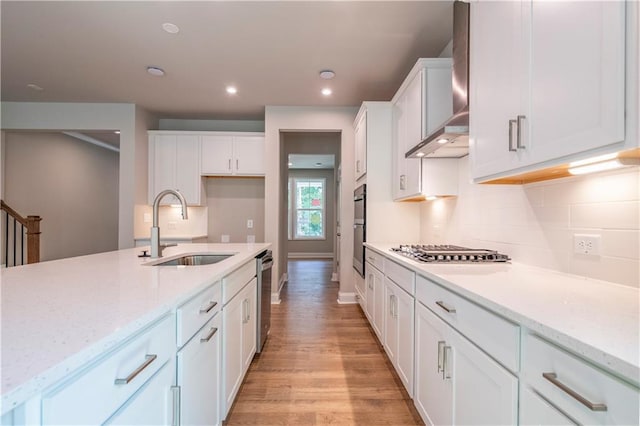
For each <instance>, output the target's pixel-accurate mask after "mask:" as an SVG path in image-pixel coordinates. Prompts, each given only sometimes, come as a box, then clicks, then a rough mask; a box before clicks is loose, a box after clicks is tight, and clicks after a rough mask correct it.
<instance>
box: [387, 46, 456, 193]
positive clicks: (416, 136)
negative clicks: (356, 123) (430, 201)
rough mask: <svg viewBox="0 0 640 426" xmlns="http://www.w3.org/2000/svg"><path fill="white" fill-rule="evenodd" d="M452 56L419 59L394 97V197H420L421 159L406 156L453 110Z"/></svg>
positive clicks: (421, 191) (421, 187)
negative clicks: (449, 57)
mask: <svg viewBox="0 0 640 426" xmlns="http://www.w3.org/2000/svg"><path fill="white" fill-rule="evenodd" d="M452 99H453V97H452V95H451V59H447V58H439V59H420V60H418V62H417V63H416V65H415V66H414V67H413V69H412V70H411V72H410V73H409V74H408V76H407V78H406V79H405V81H404V83H402V86H400V89H398V92H396V94H395V96H394V97H393V100H392V101H391V102H392V104H393V176H392V191H393V198H394V199H395V200H404V199H409V198H414V197H421V196H424V195H432V194H424V193H423V181H422V160H419V159H414V158H409V159H407V158H405V153H406V152H407V151H409V149H410V148H412V147H413V146H415V145H417V144H418V143H419V142H420V141H422V140H423V139H424V138H425V137H426V136H428V135H429V134H430V133H431V132H432V131H434V130H435V129H436V128H437V126H439V125H441V124H442V123H443V122H444V121H445V120H446V119H447V118H449V117H451V115H452V113H453V105H452ZM447 195H451V194H447Z"/></svg>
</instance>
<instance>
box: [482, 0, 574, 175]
mask: <svg viewBox="0 0 640 426" xmlns="http://www.w3.org/2000/svg"><path fill="white" fill-rule="evenodd" d="M527 4H528V3H527V2H519V1H514V2H512V1H505V2H498V1H496V2H475V3H472V4H471V16H470V26H471V27H470V31H471V34H470V37H471V40H472V42H471V44H470V49H471V50H470V64H469V67H470V70H469V74H470V75H471V85H470V103H471V104H470V110H471V111H473V113H471V114H470V116H469V125H470V129H469V149H470V156H469V158H470V162H471V169H472V173H471V175H472V177H473V178H479V177H483V176H488V175H491V174H494V173H498V172H501V171H504V170H510V169H513V168H515V167H517V166H518V164H519V161H520V157H521V156H523V155H525V154H526V150H521V151H520V152H514V151H510V147H509V141H510V140H511V145H512V146H511V149H516V142H517V141H516V140H515V139H516V137H517V134H516V133H517V132H516V131H515V127H513V129H512V130H513V131H512V132H511V137H510V136H509V123H510V120H517V116H518V115H523V116H525V117H528V115H529V114H528V110H527V109H526V104H525V99H526V95H527V89H528V64H529V63H528V60H527V57H526V54H527V50H526V49H527V44H526V43H525V42H524V40H523V39H524V38H525V37H526V36H527V35H526V34H527V28H525V27H526V25H524V24H523V23H526V22H527V21H526V19H525V18H526V15H527V14H528V12H527V7H528V6H527ZM565 20H566V17H565ZM529 118H531V117H528V118H527V119H526V120H524V121H523V120H521V123H522V125H523V126H525V125H526V124H527V123H528V119H529ZM515 124H517V123H515V122H513V121H512V126H513V125H515ZM523 130H524V129H523ZM521 133H522V137H525V136H526V132H521ZM523 143H524V144H526V143H528V142H527V141H523Z"/></svg>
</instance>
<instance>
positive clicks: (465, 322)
mask: <svg viewBox="0 0 640 426" xmlns="http://www.w3.org/2000/svg"><path fill="white" fill-rule="evenodd" d="M416 298H417V299H418V301H419V302H420V303H422V304H423V305H424V306H426V307H427V308H429V309H431V310H432V311H433V312H435V313H436V315H438V316H439V317H440V318H442V319H443V320H445V321H446V322H447V323H449V324H451V325H452V326H453V327H454V328H455V329H457V330H458V331H460V333H462V334H463V335H465V336H466V337H467V338H468V339H469V340H471V341H472V342H474V343H475V344H476V345H478V346H480V348H482V349H483V350H484V351H486V352H487V353H488V354H489V355H491V356H492V357H493V358H495V359H496V360H498V362H500V363H502V364H503V365H504V366H505V367H506V368H508V369H509V370H511V371H513V372H517V371H518V367H519V363H518V361H519V346H520V327H519V326H518V325H517V324H514V323H511V322H509V321H507V320H505V319H503V318H501V317H499V316H497V315H496V314H494V313H492V312H490V311H488V310H486V309H484V308H482V307H480V306H478V305H476V304H475V303H472V302H469V301H468V300H467V299H464V298H463V297H461V296H458V295H457V294H455V293H453V292H451V291H449V290H447V289H445V288H444V287H440V286H439V285H437V284H435V283H433V282H431V281H429V280H427V279H426V278H424V277H421V276H418V280H417V283H416Z"/></svg>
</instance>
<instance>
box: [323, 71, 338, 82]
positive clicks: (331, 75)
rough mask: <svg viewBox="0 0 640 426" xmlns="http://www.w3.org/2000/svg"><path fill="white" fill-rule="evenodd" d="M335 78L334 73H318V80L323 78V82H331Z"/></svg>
mask: <svg viewBox="0 0 640 426" xmlns="http://www.w3.org/2000/svg"><path fill="white" fill-rule="evenodd" d="M335 76H336V73H335V72H333V71H331V70H322V71H320V78H324V79H325V80H331V79H332V78H333V77H335Z"/></svg>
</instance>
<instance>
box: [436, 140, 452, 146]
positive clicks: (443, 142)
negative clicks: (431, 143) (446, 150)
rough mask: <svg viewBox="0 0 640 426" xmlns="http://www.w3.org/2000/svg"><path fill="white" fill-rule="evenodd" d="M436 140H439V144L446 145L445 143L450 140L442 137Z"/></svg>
mask: <svg viewBox="0 0 640 426" xmlns="http://www.w3.org/2000/svg"><path fill="white" fill-rule="evenodd" d="M436 142H438V143H439V144H442V145H444V144H445V143H447V142H449V139H447V138H440V139H438V140H437V141H436Z"/></svg>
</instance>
